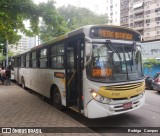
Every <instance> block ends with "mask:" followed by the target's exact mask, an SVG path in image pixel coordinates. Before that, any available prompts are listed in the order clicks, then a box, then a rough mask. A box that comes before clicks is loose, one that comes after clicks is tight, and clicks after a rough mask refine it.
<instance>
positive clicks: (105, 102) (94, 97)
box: [90, 89, 111, 104]
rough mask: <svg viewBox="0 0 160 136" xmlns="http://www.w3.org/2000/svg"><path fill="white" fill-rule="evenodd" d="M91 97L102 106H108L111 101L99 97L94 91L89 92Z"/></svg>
mask: <svg viewBox="0 0 160 136" xmlns="http://www.w3.org/2000/svg"><path fill="white" fill-rule="evenodd" d="M90 93H91V96H92V98H93V99H94V100H96V101H98V102H100V103H104V104H108V103H110V102H111V99H109V98H106V97H103V96H101V95H99V94H98V93H97V92H96V91H95V90H93V89H91V91H90Z"/></svg>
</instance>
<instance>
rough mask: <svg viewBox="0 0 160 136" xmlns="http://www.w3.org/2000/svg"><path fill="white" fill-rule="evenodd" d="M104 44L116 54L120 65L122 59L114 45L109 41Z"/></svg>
mask: <svg viewBox="0 0 160 136" xmlns="http://www.w3.org/2000/svg"><path fill="white" fill-rule="evenodd" d="M106 44H107V45H109V47H110V48H111V49H113V50H114V52H115V53H116V54H117V56H118V57H119V59H120V63H121V60H122V58H121V56H120V54H119V51H118V50H117V48H116V47H115V45H114V44H113V43H112V42H111V41H110V40H106Z"/></svg>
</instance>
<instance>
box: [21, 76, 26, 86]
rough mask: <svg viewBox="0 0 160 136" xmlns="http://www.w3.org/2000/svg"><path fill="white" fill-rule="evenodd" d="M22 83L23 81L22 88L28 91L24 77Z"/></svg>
mask: <svg viewBox="0 0 160 136" xmlns="http://www.w3.org/2000/svg"><path fill="white" fill-rule="evenodd" d="M21 81H22V88H23V89H26V86H25V82H24V79H23V77H22V80H21Z"/></svg>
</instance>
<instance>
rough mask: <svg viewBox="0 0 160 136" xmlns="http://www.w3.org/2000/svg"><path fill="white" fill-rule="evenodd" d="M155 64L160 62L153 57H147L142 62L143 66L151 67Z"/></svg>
mask: <svg viewBox="0 0 160 136" xmlns="http://www.w3.org/2000/svg"><path fill="white" fill-rule="evenodd" d="M156 65H160V62H159V61H158V60H157V59H155V58H148V59H147V60H146V61H145V62H144V64H143V66H144V67H145V68H152V67H153V66H156Z"/></svg>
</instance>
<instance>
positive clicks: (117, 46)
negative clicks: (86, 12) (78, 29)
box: [83, 26, 145, 118]
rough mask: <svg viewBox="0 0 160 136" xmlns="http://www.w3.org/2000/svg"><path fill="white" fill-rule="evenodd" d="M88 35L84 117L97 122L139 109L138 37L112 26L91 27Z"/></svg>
mask: <svg viewBox="0 0 160 136" xmlns="http://www.w3.org/2000/svg"><path fill="white" fill-rule="evenodd" d="M88 34H89V35H88V36H86V43H85V58H86V60H85V67H86V69H85V72H83V75H84V76H83V90H84V91H83V96H84V97H85V98H84V114H85V115H86V116H87V117H88V118H100V117H106V116H112V115H117V114H121V113H125V112H129V111H132V110H135V109H138V108H140V107H141V106H142V105H143V104H144V101H145V95H144V94H145V92H144V90H145V84H144V76H143V72H142V58H141V47H140V40H141V37H140V34H139V33H138V32H136V31H134V30H131V29H127V28H124V27H114V26H93V27H91V28H90V30H89V33H88Z"/></svg>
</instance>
